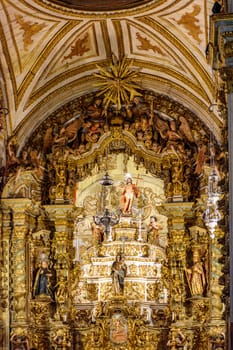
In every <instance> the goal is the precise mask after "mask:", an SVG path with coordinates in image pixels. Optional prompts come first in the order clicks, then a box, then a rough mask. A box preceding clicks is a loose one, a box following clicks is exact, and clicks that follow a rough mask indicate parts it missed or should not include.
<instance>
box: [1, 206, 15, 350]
mask: <svg viewBox="0 0 233 350" xmlns="http://www.w3.org/2000/svg"><path fill="white" fill-rule="evenodd" d="M0 222H1V223H2V227H1V245H0V257H1V260H0V300H1V301H0V345H2V346H3V349H8V348H9V339H10V333H9V324H10V305H9V294H10V271H9V270H10V261H9V258H10V255H9V251H10V237H11V230H12V229H11V210H10V209H9V208H7V207H6V206H5V205H4V204H2V207H1V210H0Z"/></svg>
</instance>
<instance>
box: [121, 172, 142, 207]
mask: <svg viewBox="0 0 233 350" xmlns="http://www.w3.org/2000/svg"><path fill="white" fill-rule="evenodd" d="M137 196H138V187H137V185H135V184H133V180H132V178H131V177H128V178H127V180H126V184H125V186H124V189H123V192H122V198H121V199H122V200H121V202H122V212H123V214H131V213H132V205H133V201H134V199H135V198H136V197H137Z"/></svg>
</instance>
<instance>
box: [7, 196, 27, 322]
mask: <svg viewBox="0 0 233 350" xmlns="http://www.w3.org/2000/svg"><path fill="white" fill-rule="evenodd" d="M9 202H11V203H9V204H10V206H11V208H12V213H13V216H12V222H13V232H12V241H11V273H12V275H13V278H12V295H13V301H12V321H13V322H12V324H13V325H15V326H18V325H20V326H22V325H24V324H26V323H27V321H28V319H27V318H28V305H27V299H28V288H27V287H28V285H27V266H26V261H27V259H26V234H27V226H26V225H25V208H26V206H27V205H28V203H30V200H27V199H14V200H9Z"/></svg>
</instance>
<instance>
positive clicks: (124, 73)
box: [94, 55, 142, 112]
mask: <svg viewBox="0 0 233 350" xmlns="http://www.w3.org/2000/svg"><path fill="white" fill-rule="evenodd" d="M131 67H132V60H128V59H127V58H126V57H123V58H122V60H117V58H116V57H115V56H114V55H113V57H112V63H111V65H110V67H108V68H103V67H100V66H99V65H97V68H98V69H99V72H98V73H95V74H94V75H95V76H96V77H97V78H99V79H100V81H99V82H98V83H96V84H95V85H96V86H98V87H99V88H100V91H99V93H97V96H101V95H104V99H103V104H104V106H105V112H106V111H107V109H108V107H109V106H110V105H115V106H116V107H117V110H118V111H120V110H121V107H122V106H123V105H129V104H130V102H131V101H133V99H134V97H135V96H142V94H141V93H139V92H138V89H140V86H139V84H138V82H139V81H140V79H139V76H138V70H132V68H131Z"/></svg>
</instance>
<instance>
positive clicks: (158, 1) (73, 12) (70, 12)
mask: <svg viewBox="0 0 233 350" xmlns="http://www.w3.org/2000/svg"><path fill="white" fill-rule="evenodd" d="M34 1H35V2H36V3H37V4H39V5H40V6H43V7H44V8H46V9H47V10H52V11H56V12H57V13H59V14H62V15H66V16H72V17H74V16H75V17H78V18H90V19H91V18H95V17H98V18H101V19H107V18H110V17H111V18H116V17H126V16H132V15H136V14H138V13H141V12H143V11H149V10H152V9H153V8H155V7H157V6H161V5H162V4H164V3H166V1H167V0H151V2H149V3H147V4H144V5H141V6H137V7H136V8H134V9H132V8H131V9H126V10H115V11H95V12H94V11H93V12H90V11H81V10H77V9H71V8H66V7H64V6H61V5H58V4H52V3H49V4H48V2H47V1H46V0H42V1H41V0H34ZM174 2H175V3H176V2H177V0H176V1H174Z"/></svg>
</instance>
